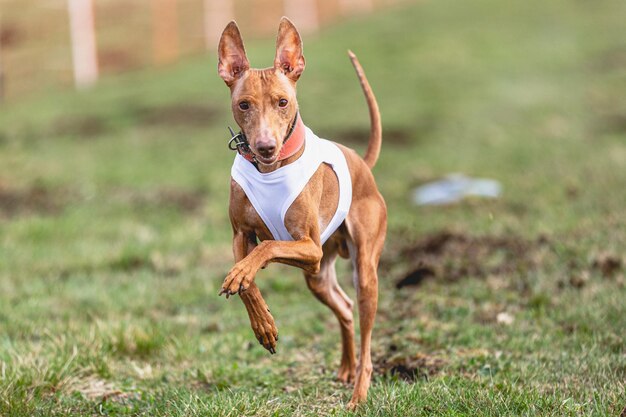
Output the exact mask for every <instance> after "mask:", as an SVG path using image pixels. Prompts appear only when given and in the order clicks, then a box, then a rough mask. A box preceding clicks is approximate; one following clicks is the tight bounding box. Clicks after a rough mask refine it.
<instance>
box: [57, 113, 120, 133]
mask: <svg viewBox="0 0 626 417" xmlns="http://www.w3.org/2000/svg"><path fill="white" fill-rule="evenodd" d="M108 131H109V126H108V125H107V124H106V123H105V121H104V120H103V119H101V118H100V117H97V116H75V117H70V116H66V117H62V118H60V119H59V120H57V121H56V122H55V123H54V126H53V127H52V134H53V135H54V136H76V137H81V138H93V137H96V136H100V135H102V134H104V133H106V132H108Z"/></svg>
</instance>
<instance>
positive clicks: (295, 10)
mask: <svg viewBox="0 0 626 417" xmlns="http://www.w3.org/2000/svg"><path fill="white" fill-rule="evenodd" d="M283 4H284V10H285V16H287V17H288V18H289V19H291V20H292V21H293V22H294V24H295V25H296V26H297V27H298V29H299V30H301V31H302V32H305V33H311V32H315V31H317V30H318V29H319V16H318V12H317V1H316V0H283Z"/></svg>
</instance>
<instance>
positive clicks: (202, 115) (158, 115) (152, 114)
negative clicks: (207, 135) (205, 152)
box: [137, 103, 219, 127]
mask: <svg viewBox="0 0 626 417" xmlns="http://www.w3.org/2000/svg"><path fill="white" fill-rule="evenodd" d="M137 112H138V116H139V119H140V121H141V123H142V124H145V125H158V126H162V125H168V126H171V125H177V126H192V127H202V126H209V125H211V124H213V123H214V122H215V120H216V119H217V117H218V115H219V111H218V110H217V109H214V108H211V107H209V106H206V105H199V104H188V103H179V104H172V105H168V106H162V107H153V108H140V109H138V111H137Z"/></svg>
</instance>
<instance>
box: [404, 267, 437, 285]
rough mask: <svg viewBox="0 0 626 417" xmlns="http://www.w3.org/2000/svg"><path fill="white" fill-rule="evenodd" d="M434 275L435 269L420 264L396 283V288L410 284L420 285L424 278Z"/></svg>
mask: <svg viewBox="0 0 626 417" xmlns="http://www.w3.org/2000/svg"><path fill="white" fill-rule="evenodd" d="M434 276H435V271H434V270H433V269H432V268H430V267H428V266H421V267H418V268H417V269H415V270H414V271H412V272H409V274H408V275H406V276H405V277H404V278H402V279H401V280H400V281H398V282H397V283H396V288H397V289H401V288H403V287H408V286H411V285H420V284H421V283H422V281H424V280H425V279H426V278H432V277H434Z"/></svg>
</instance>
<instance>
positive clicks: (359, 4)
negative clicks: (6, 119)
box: [0, 0, 401, 100]
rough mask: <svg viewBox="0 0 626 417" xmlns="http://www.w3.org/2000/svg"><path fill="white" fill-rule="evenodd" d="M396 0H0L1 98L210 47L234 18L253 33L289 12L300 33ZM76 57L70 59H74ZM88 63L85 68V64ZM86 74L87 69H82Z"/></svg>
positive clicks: (263, 33) (268, 30)
mask: <svg viewBox="0 0 626 417" xmlns="http://www.w3.org/2000/svg"><path fill="white" fill-rule="evenodd" d="M400 1H401V0H341V1H337V0H223V1H218V0H145V1H139V0H135V1H123V0H74V1H72V0H41V1H34V0H25V1H24V0H3V1H2V15H1V16H0V19H1V21H0V54H1V55H0V65H1V67H0V71H1V72H2V75H3V85H2V89H1V90H0V91H1V93H2V97H0V98H1V99H3V100H10V99H11V98H16V97H20V96H24V95H26V94H29V93H34V92H37V91H41V90H44V89H46V88H50V87H54V86H67V85H70V84H71V83H73V82H76V83H78V84H79V85H80V84H81V83H83V84H85V83H86V84H90V83H92V82H93V81H94V80H95V79H96V78H97V77H98V76H99V75H104V76H106V75H110V74H116V73H121V72H125V71H130V70H137V69H140V68H146V67H150V66H160V65H166V64H171V63H174V62H176V61H178V60H180V59H184V58H185V57H189V56H192V55H199V54H202V53H205V52H207V51H210V52H212V51H214V50H215V48H216V46H217V42H218V40H219V35H220V33H221V30H222V29H223V27H224V25H225V23H224V22H228V21H229V20H231V19H236V20H237V21H238V22H239V24H240V25H241V26H242V27H243V28H245V31H246V33H247V34H248V37H249V38H251V39H254V38H260V37H267V36H268V35H272V34H274V33H275V32H276V27H275V26H276V21H277V19H279V18H280V17H281V16H283V15H289V16H290V17H291V19H292V20H293V21H294V22H296V24H297V25H298V26H299V27H300V30H302V31H303V33H307V34H308V33H314V32H318V31H320V30H323V28H324V27H326V26H328V25H329V24H332V23H333V22H337V20H339V19H340V18H341V17H345V16H349V15H354V14H358V13H373V12H375V10H377V9H380V8H385V7H389V6H391V5H393V4H396V3H399V2H400ZM73 59H74V61H73ZM84 68H86V69H84ZM85 73H87V74H85Z"/></svg>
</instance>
